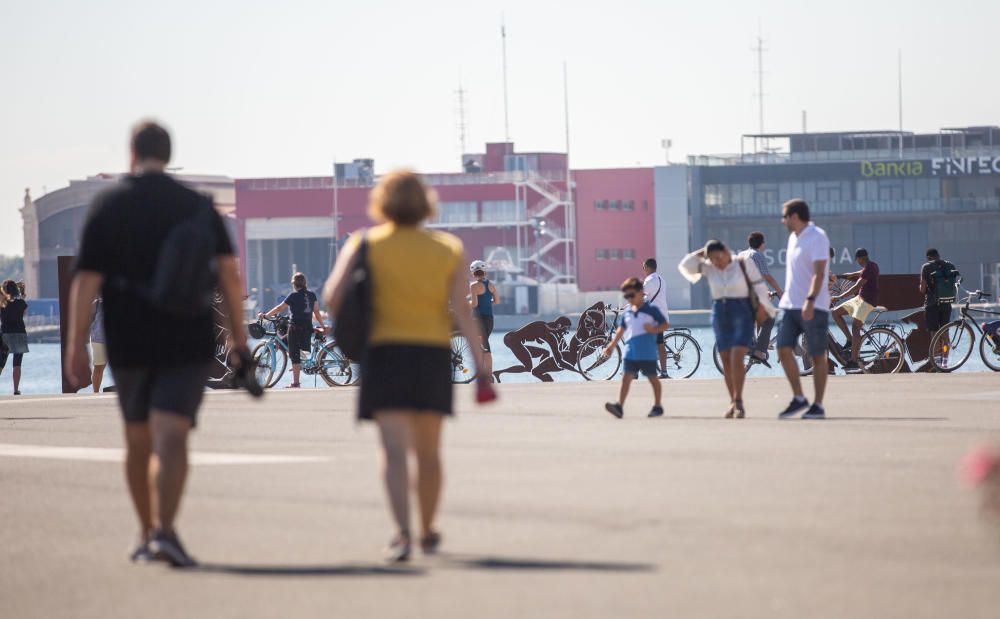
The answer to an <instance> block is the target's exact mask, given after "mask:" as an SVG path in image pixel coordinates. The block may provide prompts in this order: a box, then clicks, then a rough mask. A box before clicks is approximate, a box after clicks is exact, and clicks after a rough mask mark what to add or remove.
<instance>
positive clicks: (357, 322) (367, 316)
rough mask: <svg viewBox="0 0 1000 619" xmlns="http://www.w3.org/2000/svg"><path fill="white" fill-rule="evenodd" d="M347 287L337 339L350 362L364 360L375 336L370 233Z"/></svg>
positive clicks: (336, 328)
mask: <svg viewBox="0 0 1000 619" xmlns="http://www.w3.org/2000/svg"><path fill="white" fill-rule="evenodd" d="M345 286H346V288H345V289H344V296H343V299H341V302H340V308H339V309H338V310H337V315H336V317H335V318H334V323H333V337H334V338H335V339H336V342H337V346H339V347H340V350H342V351H344V354H345V355H347V357H348V359H351V360H353V361H360V360H361V358H362V357H363V356H364V354H365V349H366V348H367V347H368V336H369V334H370V333H371V314H372V311H371V310H372V279H371V269H369V268H368V238H367V234H365V235H364V236H362V237H361V244H360V245H359V246H358V251H357V253H356V254H355V256H354V264H352V265H351V267H350V268H349V269H348V271H347V282H346V283H345Z"/></svg>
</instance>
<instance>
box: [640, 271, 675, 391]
mask: <svg viewBox="0 0 1000 619" xmlns="http://www.w3.org/2000/svg"><path fill="white" fill-rule="evenodd" d="M642 272H643V273H644V274H645V275H646V279H645V280H643V282H642V289H643V290H644V291H645V292H646V300H647V301H649V304H650V305H652V306H653V307H655V308H656V309H658V310H660V313H661V314H663V317H664V318H666V319H667V328H670V308H668V307H667V288H666V285H664V283H663V278H662V277H660V274H659V273H657V272H656V258H646V261H645V262H643V263H642ZM656 350H657V354H658V355H659V357H660V378H670V376H669V375H668V374H667V349H666V348H664V347H663V331H660V332H659V333H657V334H656Z"/></svg>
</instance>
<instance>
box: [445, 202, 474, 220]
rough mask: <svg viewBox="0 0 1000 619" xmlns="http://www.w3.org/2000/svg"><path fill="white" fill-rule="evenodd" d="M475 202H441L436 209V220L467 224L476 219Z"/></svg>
mask: <svg viewBox="0 0 1000 619" xmlns="http://www.w3.org/2000/svg"><path fill="white" fill-rule="evenodd" d="M476 207H477V204H476V203H475V202H442V203H441V204H440V208H439V209H438V217H437V222H436V223H440V224H467V223H474V222H476V221H477V220H478V213H477V212H476V211H477V209H476Z"/></svg>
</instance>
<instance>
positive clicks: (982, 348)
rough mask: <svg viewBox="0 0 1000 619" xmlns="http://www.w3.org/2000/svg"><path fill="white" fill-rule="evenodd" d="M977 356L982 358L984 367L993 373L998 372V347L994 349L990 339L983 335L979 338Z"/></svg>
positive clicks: (999, 346) (999, 359)
mask: <svg viewBox="0 0 1000 619" xmlns="http://www.w3.org/2000/svg"><path fill="white" fill-rule="evenodd" d="M979 356H980V357H982V358H983V363H985V364H986V367H988V368H989V369H991V370H993V371H994V372H1000V345H998V346H996V347H995V348H994V346H993V343H992V342H990V338H988V337H986V336H985V335H984V336H983V337H981V338H979Z"/></svg>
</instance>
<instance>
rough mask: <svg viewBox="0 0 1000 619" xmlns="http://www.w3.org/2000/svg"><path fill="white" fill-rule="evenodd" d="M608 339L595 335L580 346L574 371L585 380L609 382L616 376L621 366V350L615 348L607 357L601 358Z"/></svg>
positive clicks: (618, 347)
mask: <svg viewBox="0 0 1000 619" xmlns="http://www.w3.org/2000/svg"><path fill="white" fill-rule="evenodd" d="M607 345H608V338H606V337H604V336H603V335H595V336H594V337H592V338H590V339H589V340H587V341H586V342H584V343H583V344H581V345H580V348H579V349H578V351H577V355H576V369H577V371H578V372H580V374H583V377H584V378H586V379H587V380H611V379H612V378H614V377H615V375H616V374H618V368H620V367H621V364H622V350H621V347H620V346H615V348H614V350H613V351H611V354H610V355H608V356H607V357H603V356H602V355H603V353H604V347H605V346H607Z"/></svg>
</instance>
